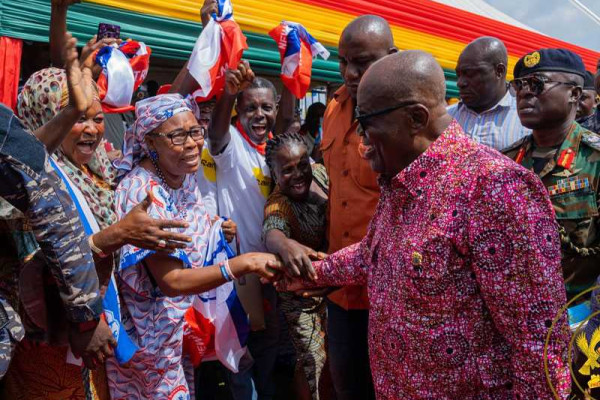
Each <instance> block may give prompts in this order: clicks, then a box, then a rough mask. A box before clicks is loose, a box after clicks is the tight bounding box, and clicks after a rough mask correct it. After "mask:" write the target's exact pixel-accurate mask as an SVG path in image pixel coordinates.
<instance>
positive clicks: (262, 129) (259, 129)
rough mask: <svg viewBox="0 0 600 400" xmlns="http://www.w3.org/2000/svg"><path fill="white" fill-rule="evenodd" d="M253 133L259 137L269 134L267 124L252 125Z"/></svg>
mask: <svg viewBox="0 0 600 400" xmlns="http://www.w3.org/2000/svg"><path fill="white" fill-rule="evenodd" d="M251 127H252V132H254V134H255V135H257V136H264V135H266V134H267V125H266V124H252V126H251Z"/></svg>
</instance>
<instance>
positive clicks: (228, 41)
mask: <svg viewBox="0 0 600 400" xmlns="http://www.w3.org/2000/svg"><path fill="white" fill-rule="evenodd" d="M218 7H219V13H218V14H213V16H212V18H211V19H210V22H209V23H208V24H206V26H205V27H204V28H203V29H202V33H200V36H199V37H198V40H197V41H196V44H195V46H194V50H193V51H192V55H191V56H190V61H189V63H188V70H189V72H190V74H191V75H192V76H193V77H194V79H195V80H196V82H198V84H199V85H200V88H199V89H198V90H196V91H195V92H194V94H193V95H194V98H195V99H196V101H198V102H201V101H206V100H208V99H210V98H212V97H214V96H216V95H218V94H220V92H221V91H222V90H223V88H224V87H225V71H226V70H227V69H228V68H237V66H238V64H239V63H240V60H241V59H242V54H243V53H244V50H246V49H247V48H248V44H247V43H246V36H244V34H243V33H242V30H241V29H240V27H239V25H238V24H237V23H236V22H235V21H234V20H233V6H232V5H231V1H230V0H218Z"/></svg>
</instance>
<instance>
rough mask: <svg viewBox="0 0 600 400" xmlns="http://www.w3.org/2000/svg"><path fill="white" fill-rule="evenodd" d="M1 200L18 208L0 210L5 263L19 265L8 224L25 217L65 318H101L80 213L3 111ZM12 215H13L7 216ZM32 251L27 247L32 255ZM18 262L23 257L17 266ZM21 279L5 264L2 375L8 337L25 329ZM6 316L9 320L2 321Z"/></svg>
mask: <svg viewBox="0 0 600 400" xmlns="http://www.w3.org/2000/svg"><path fill="white" fill-rule="evenodd" d="M0 197H2V198H3V199H4V200H6V202H7V203H9V204H10V205H11V206H13V207H14V209H11V208H10V207H7V205H6V202H5V203H4V204H2V207H1V208H0V210H1V212H2V213H4V214H5V215H4V218H2V219H3V221H2V225H3V226H2V227H3V228H4V229H0V231H1V232H2V234H1V235H0V239H1V240H3V245H2V249H1V250H0V253H1V254H0V258H1V259H2V261H6V260H7V259H12V260H13V261H14V260H15V257H14V255H15V250H14V249H15V248H14V247H11V246H10V244H9V243H10V242H8V243H7V241H8V240H10V238H11V237H10V234H11V233H15V231H13V229H15V227H14V226H11V222H9V221H13V220H19V219H20V218H19V213H22V216H23V217H24V218H22V220H26V221H27V225H28V226H29V227H30V228H31V232H32V233H33V236H34V237H35V241H37V243H38V244H39V246H40V249H41V250H42V252H43V254H44V257H45V259H46V262H47V264H48V268H49V270H50V272H51V274H52V276H53V277H54V280H55V281H56V284H57V286H58V290H59V292H60V296H61V300H62V303H63V306H64V310H65V312H66V317H67V318H68V319H69V320H70V321H72V322H75V323H77V322H86V321H90V320H95V319H98V318H99V316H100V313H101V312H102V298H101V296H100V293H99V287H98V276H97V274H96V268H95V265H94V260H93V258H92V253H91V250H90V248H89V245H88V243H87V240H86V235H85V232H84V229H83V225H82V224H81V221H80V219H79V215H78V213H77V210H76V209H75V206H74V204H73V202H72V201H71V200H70V197H69V194H68V193H67V189H66V188H65V186H64V184H63V183H62V181H61V180H60V178H59V177H58V176H57V175H56V173H55V172H54V171H53V169H52V167H51V166H50V164H49V162H48V154H47V152H46V149H45V148H44V145H43V144H42V143H41V142H40V141H38V140H37V139H36V138H35V136H34V135H32V134H31V133H29V132H27V131H25V129H24V128H23V126H22V125H21V123H20V121H19V120H18V119H17V118H16V117H15V115H14V114H13V113H12V112H11V111H10V110H9V109H8V108H6V107H4V106H2V105H0ZM11 210H12V211H11ZM10 213H13V214H14V215H6V214H10ZM15 216H16V218H14V217H15ZM25 217H26V218H25ZM28 230H29V229H28V228H26V229H25V228H24V229H23V231H24V232H20V233H24V235H23V236H22V238H23V239H24V240H26V242H27V243H31V242H32V239H33V237H29V236H28V235H27V231H28ZM28 237H29V239H28ZM5 240H6V241H5ZM12 244H14V243H12ZM33 249H34V248H32V247H31V246H29V250H33ZM17 253H18V250H17ZM21 256H22V255H21ZM19 258H22V257H17V258H16V260H17V261H18V260H19ZM18 278H19V276H18V268H17V267H16V266H15V265H14V263H13V264H7V263H6V262H4V263H3V265H2V277H1V279H2V285H1V286H0V289H3V290H0V305H1V306H2V308H3V310H2V309H0V329H1V331H0V371H2V370H5V369H6V368H7V366H8V362H5V360H8V359H9V358H10V353H8V354H7V353H5V350H7V348H6V347H5V343H7V342H6V341H5V340H4V339H5V337H6V334H7V333H10V334H12V337H13V338H14V339H18V338H20V337H22V325H21V323H20V321H19V320H18V319H17V318H16V313H15V312H14V310H15V309H16V307H17V306H18V297H17V296H18V295H17V292H18V291H17V290H16V287H17V282H18ZM11 288H12V290H11ZM40 295H41V296H43V295H42V294H40ZM9 301H10V303H12V307H10V306H9ZM2 311H4V312H2ZM3 316H6V318H4V319H3ZM12 317H15V318H12ZM6 321H8V322H6ZM18 326H21V328H18ZM19 340H20V339H19ZM9 347H10V346H9Z"/></svg>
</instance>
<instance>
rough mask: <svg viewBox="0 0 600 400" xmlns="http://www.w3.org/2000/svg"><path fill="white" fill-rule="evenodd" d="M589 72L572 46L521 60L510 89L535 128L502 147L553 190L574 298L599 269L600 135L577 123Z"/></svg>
mask: <svg viewBox="0 0 600 400" xmlns="http://www.w3.org/2000/svg"><path fill="white" fill-rule="evenodd" d="M584 76H585V67H584V64H583V61H582V60H581V58H580V57H579V56H578V55H577V54H575V53H573V52H571V51H569V50H564V49H543V50H538V51H534V52H532V53H530V54H527V55H526V56H524V57H523V58H521V59H520V60H519V61H518V62H517V64H516V66H515V69H514V77H515V79H514V80H513V81H512V82H511V87H512V90H514V91H515V92H516V95H517V110H518V113H519V118H520V119H521V123H522V124H523V126H526V127H527V128H530V129H532V131H533V132H532V134H531V135H528V136H526V137H524V138H523V139H521V140H520V141H518V142H516V143H515V144H513V145H511V146H510V147H509V148H507V149H505V150H504V151H503V152H504V153H505V154H506V155H507V156H509V157H511V158H512V159H513V160H515V161H516V162H517V163H519V164H521V165H523V166H524V167H525V168H527V169H531V170H533V171H534V172H535V173H537V174H538V176H539V177H540V179H541V180H542V182H543V183H544V184H545V186H546V188H547V189H548V192H549V194H550V199H551V201H552V204H553V205H554V210H555V212H556V218H557V220H558V224H559V229H560V231H561V240H562V249H563V254H562V257H563V263H562V265H563V274H564V277H565V284H566V288H567V295H568V297H569V298H572V297H573V296H575V295H576V294H578V293H581V291H583V290H585V289H586V288H588V287H590V286H592V285H593V284H594V282H595V280H596V277H597V276H598V274H599V272H600V240H599V239H600V235H599V233H598V228H599V218H598V189H599V185H600V137H599V136H597V135H596V134H594V133H592V132H590V131H588V130H586V129H584V128H582V127H581V126H579V125H578V124H577V123H576V122H575V114H576V112H577V105H578V102H579V98H580V97H581V94H582V87H583V83H584ZM549 240H550V239H549Z"/></svg>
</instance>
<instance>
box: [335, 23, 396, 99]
mask: <svg viewBox="0 0 600 400" xmlns="http://www.w3.org/2000/svg"><path fill="white" fill-rule="evenodd" d="M338 50H339V54H338V56H339V60H340V73H341V75H342V78H344V84H345V85H346V89H347V90H348V92H349V93H350V97H351V98H352V100H353V101H356V94H357V91H358V83H359V82H360V79H361V78H362V75H363V74H364V73H365V71H366V70H367V68H369V66H370V65H371V64H372V63H374V62H375V61H377V60H379V59H380V58H382V57H385V56H387V55H388V54H390V53H394V52H396V51H397V49H396V47H395V46H394V37H393V36H392V31H391V29H390V25H389V24H388V23H387V21H386V20H385V19H383V18H381V17H377V16H375V15H363V16H361V17H358V18H356V19H355V20H354V21H352V22H350V24H348V26H347V27H346V28H345V29H344V32H342V36H341V38H340V44H339V48H338Z"/></svg>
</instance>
